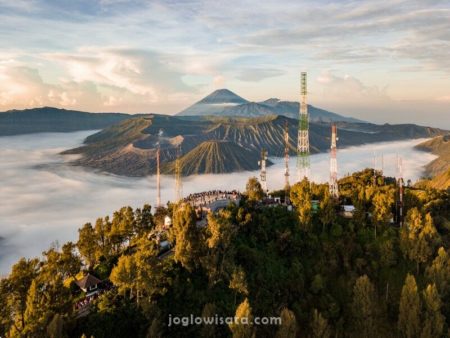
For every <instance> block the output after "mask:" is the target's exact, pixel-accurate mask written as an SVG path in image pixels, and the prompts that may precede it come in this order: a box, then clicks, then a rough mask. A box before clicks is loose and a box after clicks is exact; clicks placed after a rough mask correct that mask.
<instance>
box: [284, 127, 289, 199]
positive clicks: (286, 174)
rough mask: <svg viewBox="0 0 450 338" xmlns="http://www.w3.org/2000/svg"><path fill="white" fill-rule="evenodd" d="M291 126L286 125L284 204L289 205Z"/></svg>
mask: <svg viewBox="0 0 450 338" xmlns="http://www.w3.org/2000/svg"><path fill="white" fill-rule="evenodd" d="M289 193H290V184H289V125H288V122H287V120H286V122H285V124H284V203H285V204H289Z"/></svg>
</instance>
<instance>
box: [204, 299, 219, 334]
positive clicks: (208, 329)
mask: <svg viewBox="0 0 450 338" xmlns="http://www.w3.org/2000/svg"><path fill="white" fill-rule="evenodd" d="M215 315H216V305H215V304H214V303H206V304H205V306H204V307H203V311H202V318H204V320H208V318H213V317H214V316H215ZM216 329H217V326H216V325H215V324H206V323H205V322H203V325H202V328H201V329H200V336H201V337H204V338H214V337H216V335H217V332H216Z"/></svg>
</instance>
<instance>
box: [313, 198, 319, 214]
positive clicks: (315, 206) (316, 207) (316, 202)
mask: <svg viewBox="0 0 450 338" xmlns="http://www.w3.org/2000/svg"><path fill="white" fill-rule="evenodd" d="M319 209H320V201H319V200H311V211H312V213H313V214H317V213H318V212H319Z"/></svg>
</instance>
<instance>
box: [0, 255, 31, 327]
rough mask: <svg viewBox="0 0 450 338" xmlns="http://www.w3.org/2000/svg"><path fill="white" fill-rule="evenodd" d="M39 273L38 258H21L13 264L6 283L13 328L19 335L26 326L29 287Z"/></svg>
mask: <svg viewBox="0 0 450 338" xmlns="http://www.w3.org/2000/svg"><path fill="white" fill-rule="evenodd" d="M37 275H38V260H37V259H31V260H27V259H25V258H21V259H20V260H19V261H18V262H17V263H16V264H14V265H13V267H12V269H11V273H10V275H9V277H8V279H7V282H6V284H4V286H5V288H4V289H6V290H7V291H6V290H5V291H6V292H8V294H7V295H5V298H6V299H5V300H6V301H7V306H8V308H9V311H10V314H11V316H10V318H9V319H10V320H11V321H12V323H11V324H12V326H13V330H14V332H15V333H16V334H17V335H20V334H21V332H22V331H23V329H24V328H25V310H26V307H27V297H28V289H29V288H30V286H31V284H32V281H33V280H34V279H35V278H36V276H37ZM6 318H7V317H5V319H6Z"/></svg>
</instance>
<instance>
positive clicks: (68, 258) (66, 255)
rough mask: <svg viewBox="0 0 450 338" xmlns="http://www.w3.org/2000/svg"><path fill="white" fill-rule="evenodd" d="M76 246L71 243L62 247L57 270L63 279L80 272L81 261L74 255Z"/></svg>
mask: <svg viewBox="0 0 450 338" xmlns="http://www.w3.org/2000/svg"><path fill="white" fill-rule="evenodd" d="M75 249H76V246H75V244H73V243H72V242H67V243H66V244H64V245H63V246H62V249H61V254H60V256H59V262H58V265H59V268H60V270H61V273H62V276H63V278H67V277H75V276H76V274H77V273H78V272H79V271H80V268H81V260H80V258H79V257H78V255H77V254H76V253H75Z"/></svg>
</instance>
